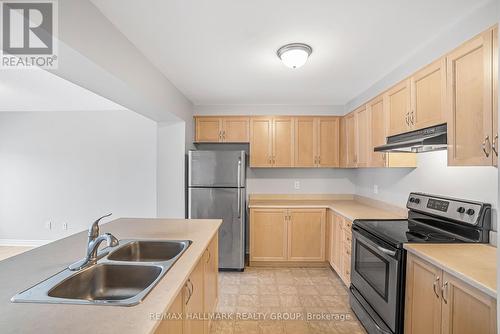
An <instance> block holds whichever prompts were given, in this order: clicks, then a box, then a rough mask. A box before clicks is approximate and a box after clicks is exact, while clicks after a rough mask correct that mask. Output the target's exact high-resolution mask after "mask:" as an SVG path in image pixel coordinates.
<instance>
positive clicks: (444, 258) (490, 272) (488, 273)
mask: <svg viewBox="0 0 500 334" xmlns="http://www.w3.org/2000/svg"><path fill="white" fill-rule="evenodd" d="M404 248H405V249H406V250H407V251H408V252H410V253H412V254H415V255H416V256H418V257H420V258H422V259H424V260H426V261H428V262H430V263H432V264H433V265H435V266H437V267H439V268H441V269H442V270H444V271H446V272H448V273H450V274H452V275H453V276H456V277H457V278H459V279H461V280H463V281H464V282H466V283H468V284H470V285H472V286H473V287H475V288H477V289H479V290H480V291H482V292H484V293H486V294H487V295H489V296H491V297H494V298H497V249H496V248H495V247H492V246H489V245H485V244H405V245H404Z"/></svg>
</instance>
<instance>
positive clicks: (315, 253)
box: [288, 209, 326, 261]
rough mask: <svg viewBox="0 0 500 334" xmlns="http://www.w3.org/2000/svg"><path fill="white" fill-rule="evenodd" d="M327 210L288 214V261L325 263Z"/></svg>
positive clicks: (302, 210)
mask: <svg viewBox="0 0 500 334" xmlns="http://www.w3.org/2000/svg"><path fill="white" fill-rule="evenodd" d="M325 213H326V212H325V210H324V209H291V210H289V213H288V217H289V219H288V261H325V221H326V220H325V219H326V216H325Z"/></svg>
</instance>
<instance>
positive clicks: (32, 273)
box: [0, 218, 222, 334]
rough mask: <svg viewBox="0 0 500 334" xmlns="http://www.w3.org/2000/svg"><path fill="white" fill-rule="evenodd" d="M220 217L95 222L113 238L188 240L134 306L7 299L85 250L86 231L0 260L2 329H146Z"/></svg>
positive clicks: (174, 291) (175, 289) (168, 300)
mask: <svg viewBox="0 0 500 334" xmlns="http://www.w3.org/2000/svg"><path fill="white" fill-rule="evenodd" d="M221 224H222V220H208V219H207V220H205V219H203V220H184V219H140V218H121V219H117V220H114V221H112V222H110V223H107V224H103V225H101V233H104V232H110V233H113V234H114V235H115V236H116V237H117V238H118V239H149V240H154V239H156V240H191V241H192V244H191V246H190V247H189V248H188V249H187V250H186V252H185V253H184V254H183V255H182V256H181V257H180V258H179V259H178V260H177V262H176V263H175V264H174V265H173V266H172V268H171V269H170V270H169V271H168V273H167V274H166V275H165V276H164V277H163V278H162V279H161V280H160V281H159V283H158V284H157V285H156V286H155V287H154V288H153V290H151V292H150V293H149V294H148V295H147V296H146V298H145V299H144V300H143V301H142V302H141V303H140V304H139V305H136V306H131V307H123V306H98V305H68V304H33V303H11V302H10V298H11V297H12V296H14V295H15V294H16V293H18V292H20V291H23V290H25V289H27V288H30V287H31V286H33V285H35V284H37V283H39V282H41V281H43V280H44V279H46V278H48V277H50V276H51V275H54V274H55V273H57V272H59V271H61V270H63V269H65V268H66V267H67V266H68V265H69V264H71V263H73V262H75V261H77V260H79V259H80V258H82V257H83V256H84V254H85V247H86V242H87V231H83V232H80V233H77V234H74V235H72V236H69V237H67V238H64V239H61V240H57V241H54V242H52V243H50V244H47V245H45V246H42V247H38V248H35V249H33V250H30V251H28V252H25V253H23V254H20V255H17V256H14V257H11V258H9V259H6V260H4V261H0V309H1V310H2V311H1V312H0V328H1V329H2V330H1V331H2V333H31V332H33V333H34V332H37V333H68V332H71V333H73V334H76V333H122V334H126V333H131V334H132V333H133V334H135V333H152V332H154V331H155V328H156V326H157V325H158V323H157V321H155V320H152V317H151V315H152V314H155V313H163V312H166V311H167V310H168V309H169V307H170V306H171V304H172V303H173V302H174V299H175V298H176V296H177V295H178V294H179V292H180V291H181V289H182V287H183V285H184V282H185V281H186V280H187V278H188V277H189V275H190V274H191V272H192V271H193V270H194V268H195V266H196V264H197V263H198V261H199V260H200V259H201V257H202V256H203V254H204V252H205V249H206V248H207V246H208V245H209V243H210V241H211V240H212V238H213V237H214V236H215V234H216V233H217V231H218V229H219V227H220V225H221Z"/></svg>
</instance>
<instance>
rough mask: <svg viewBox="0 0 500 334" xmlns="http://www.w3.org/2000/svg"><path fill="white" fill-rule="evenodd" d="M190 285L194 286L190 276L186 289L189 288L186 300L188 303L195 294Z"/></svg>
mask: <svg viewBox="0 0 500 334" xmlns="http://www.w3.org/2000/svg"><path fill="white" fill-rule="evenodd" d="M189 285H191V287H193V283H191V279H189V278H188V280H187V282H186V289H187V290H188V297H187V300H186V305H187V304H188V303H189V300H190V299H191V296H192V295H193V290H191V288H190V287H189Z"/></svg>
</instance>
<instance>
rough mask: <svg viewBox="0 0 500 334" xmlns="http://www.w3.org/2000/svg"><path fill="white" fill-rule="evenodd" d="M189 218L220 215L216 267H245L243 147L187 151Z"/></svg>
mask: <svg viewBox="0 0 500 334" xmlns="http://www.w3.org/2000/svg"><path fill="white" fill-rule="evenodd" d="M188 160H189V161H188V218H191V219H197V218H206V219H223V223H222V226H221V228H220V229H219V269H220V270H243V269H244V267H245V216H246V208H245V203H246V192H245V184H246V180H245V169H246V154H245V151H189V157H188Z"/></svg>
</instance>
